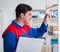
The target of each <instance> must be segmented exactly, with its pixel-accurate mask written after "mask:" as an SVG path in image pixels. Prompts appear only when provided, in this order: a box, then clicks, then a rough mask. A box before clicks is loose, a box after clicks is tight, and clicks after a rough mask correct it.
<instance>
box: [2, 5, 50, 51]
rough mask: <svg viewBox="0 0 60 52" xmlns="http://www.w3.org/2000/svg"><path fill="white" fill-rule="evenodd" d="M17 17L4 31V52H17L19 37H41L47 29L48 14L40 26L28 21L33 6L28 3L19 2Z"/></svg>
mask: <svg viewBox="0 0 60 52" xmlns="http://www.w3.org/2000/svg"><path fill="white" fill-rule="evenodd" d="M15 12H16V19H15V20H13V21H12V23H11V24H10V25H9V26H8V27H7V29H6V30H5V31H4V33H3V35H2V36H3V43H4V52H16V47H17V43H18V39H19V37H29V38H39V37H42V36H43V34H44V33H45V32H46V31H47V27H48V23H47V22H48V21H50V16H49V15H48V14H46V16H48V20H46V16H45V18H44V20H43V23H42V25H41V27H40V28H31V27H30V26H29V25H28V23H29V21H30V20H31V19H32V8H31V7H30V6H29V5H27V4H19V5H18V6H17V7H16V9H15Z"/></svg>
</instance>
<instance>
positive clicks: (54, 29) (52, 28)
mask: <svg viewBox="0 0 60 52" xmlns="http://www.w3.org/2000/svg"><path fill="white" fill-rule="evenodd" d="M49 28H50V30H52V31H58V26H50V27H49Z"/></svg>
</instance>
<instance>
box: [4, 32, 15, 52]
mask: <svg viewBox="0 0 60 52" xmlns="http://www.w3.org/2000/svg"><path fill="white" fill-rule="evenodd" d="M3 43H4V52H15V50H16V37H15V36H14V34H12V33H11V32H8V33H6V34H4V36H3Z"/></svg>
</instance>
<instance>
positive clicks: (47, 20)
mask: <svg viewBox="0 0 60 52" xmlns="http://www.w3.org/2000/svg"><path fill="white" fill-rule="evenodd" d="M49 22H50V15H49V14H46V15H45V17H44V21H43V23H44V24H45V25H46V26H47V25H48V24H49Z"/></svg>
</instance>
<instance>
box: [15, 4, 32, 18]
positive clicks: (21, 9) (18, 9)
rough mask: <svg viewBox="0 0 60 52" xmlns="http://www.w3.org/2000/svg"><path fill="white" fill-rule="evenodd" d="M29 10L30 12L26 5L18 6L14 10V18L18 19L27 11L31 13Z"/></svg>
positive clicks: (30, 8) (29, 7)
mask: <svg viewBox="0 0 60 52" xmlns="http://www.w3.org/2000/svg"><path fill="white" fill-rule="evenodd" d="M31 10H32V7H31V6H29V5H27V4H19V5H18V6H17V7H16V9H15V12H16V18H17V17H19V15H20V14H21V13H24V14H26V12H27V11H31Z"/></svg>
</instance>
